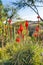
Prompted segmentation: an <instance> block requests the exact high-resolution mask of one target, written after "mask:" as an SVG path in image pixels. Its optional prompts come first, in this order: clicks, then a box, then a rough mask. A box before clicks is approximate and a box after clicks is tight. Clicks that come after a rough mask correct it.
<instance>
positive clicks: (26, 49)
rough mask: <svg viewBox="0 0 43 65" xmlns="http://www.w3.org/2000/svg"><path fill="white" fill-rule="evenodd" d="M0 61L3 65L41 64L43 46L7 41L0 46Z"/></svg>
mask: <svg viewBox="0 0 43 65" xmlns="http://www.w3.org/2000/svg"><path fill="white" fill-rule="evenodd" d="M0 63H3V64H4V65H10V64H11V65H43V48H42V47H41V46H39V44H37V43H36V44H35V43H34V44H33V42H32V41H31V42H30V43H25V44H23V43H16V42H14V43H12V44H11V43H7V45H6V47H4V48H3V49H1V48H0Z"/></svg>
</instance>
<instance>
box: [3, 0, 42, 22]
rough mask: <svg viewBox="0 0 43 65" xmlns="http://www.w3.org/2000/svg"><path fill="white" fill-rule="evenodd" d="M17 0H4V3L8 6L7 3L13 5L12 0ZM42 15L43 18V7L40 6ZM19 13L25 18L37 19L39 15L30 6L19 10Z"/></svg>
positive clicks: (39, 9)
mask: <svg viewBox="0 0 43 65" xmlns="http://www.w3.org/2000/svg"><path fill="white" fill-rule="evenodd" d="M14 1H16V0H2V2H3V4H4V5H5V6H6V5H7V4H9V5H11V4H10V2H14ZM38 11H39V14H40V16H41V17H42V18H43V7H39V8H38ZM18 14H19V15H20V17H21V18H23V19H25V20H34V21H36V20H37V15H36V14H35V13H34V11H33V10H32V9H30V8H29V7H25V8H22V9H21V10H19V11H18Z"/></svg>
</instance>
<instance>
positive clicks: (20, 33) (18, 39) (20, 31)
mask: <svg viewBox="0 0 43 65" xmlns="http://www.w3.org/2000/svg"><path fill="white" fill-rule="evenodd" d="M25 26H26V29H28V21H26V22H25ZM23 30H24V27H23V25H22V24H20V27H19V29H18V30H17V33H18V34H19V35H21V37H22V38H23V39H24V35H23V34H22V31H23ZM16 42H20V38H19V37H17V38H16Z"/></svg>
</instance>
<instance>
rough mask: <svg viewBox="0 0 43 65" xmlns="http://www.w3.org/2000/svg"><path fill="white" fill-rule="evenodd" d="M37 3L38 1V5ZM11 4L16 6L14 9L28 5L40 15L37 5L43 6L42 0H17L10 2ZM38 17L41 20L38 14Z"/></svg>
mask: <svg viewBox="0 0 43 65" xmlns="http://www.w3.org/2000/svg"><path fill="white" fill-rule="evenodd" d="M37 3H40V5H41V6H40V5H39V4H38V5H37ZM12 4H13V5H15V6H16V9H21V8H22V7H25V6H28V7H30V8H31V9H32V10H33V11H34V12H35V13H36V14H37V15H38V16H40V14H39V12H38V9H37V7H43V5H42V4H43V0H19V1H16V2H12ZM40 19H41V20H42V21H43V19H42V18H41V16H40Z"/></svg>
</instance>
